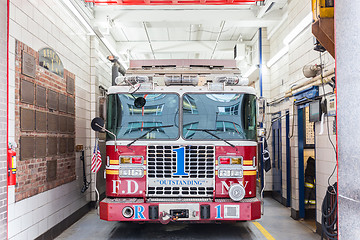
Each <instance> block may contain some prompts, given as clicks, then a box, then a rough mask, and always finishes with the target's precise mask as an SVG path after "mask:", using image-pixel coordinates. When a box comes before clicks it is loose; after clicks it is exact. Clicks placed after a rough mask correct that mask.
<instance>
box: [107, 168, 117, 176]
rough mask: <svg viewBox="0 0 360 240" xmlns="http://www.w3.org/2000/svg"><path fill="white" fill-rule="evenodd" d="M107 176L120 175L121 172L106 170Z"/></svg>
mask: <svg viewBox="0 0 360 240" xmlns="http://www.w3.org/2000/svg"><path fill="white" fill-rule="evenodd" d="M106 174H110V175H119V170H110V169H106Z"/></svg>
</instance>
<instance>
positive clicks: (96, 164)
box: [91, 144, 102, 173]
mask: <svg viewBox="0 0 360 240" xmlns="http://www.w3.org/2000/svg"><path fill="white" fill-rule="evenodd" d="M101 163H102V161H101V153H100V148H99V145H98V144H96V145H95V147H94V152H93V156H92V158H91V172H94V173H96V172H98V171H99V169H100V167H101Z"/></svg>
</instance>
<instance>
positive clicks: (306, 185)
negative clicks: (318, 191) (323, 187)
mask: <svg viewBox="0 0 360 240" xmlns="http://www.w3.org/2000/svg"><path fill="white" fill-rule="evenodd" d="M305 187H307V188H314V184H311V183H307V182H306V183H305Z"/></svg>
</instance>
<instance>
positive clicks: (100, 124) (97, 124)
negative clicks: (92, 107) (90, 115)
mask: <svg viewBox="0 0 360 240" xmlns="http://www.w3.org/2000/svg"><path fill="white" fill-rule="evenodd" d="M104 127H105V124H104V119H102V118H100V117H96V118H94V119H93V120H92V121H91V128H92V130H94V131H96V132H104V131H105V130H104V129H105V128H104Z"/></svg>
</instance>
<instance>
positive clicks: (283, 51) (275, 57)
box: [266, 45, 289, 67]
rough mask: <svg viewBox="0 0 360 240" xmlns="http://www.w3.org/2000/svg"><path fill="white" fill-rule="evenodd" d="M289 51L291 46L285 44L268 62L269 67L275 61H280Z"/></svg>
mask: <svg viewBox="0 0 360 240" xmlns="http://www.w3.org/2000/svg"><path fill="white" fill-rule="evenodd" d="M288 52H289V46H288V45H287V46H285V47H283V48H282V49H281V50H280V51H279V52H278V53H277V54H275V56H273V57H272V58H271V59H270V60H269V61H268V62H267V64H266V66H267V67H271V66H272V65H274V63H276V62H277V61H279V60H280V59H281V58H282V57H283V56H284V55H285V54H287V53H288Z"/></svg>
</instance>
